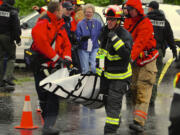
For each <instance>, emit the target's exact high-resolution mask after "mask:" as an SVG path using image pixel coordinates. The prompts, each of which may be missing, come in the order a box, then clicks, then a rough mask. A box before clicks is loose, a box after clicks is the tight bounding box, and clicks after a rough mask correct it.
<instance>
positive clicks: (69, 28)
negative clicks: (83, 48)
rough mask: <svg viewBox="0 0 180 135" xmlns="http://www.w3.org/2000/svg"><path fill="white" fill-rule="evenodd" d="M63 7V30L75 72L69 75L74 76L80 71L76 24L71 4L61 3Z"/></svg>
mask: <svg viewBox="0 0 180 135" xmlns="http://www.w3.org/2000/svg"><path fill="white" fill-rule="evenodd" d="M62 6H63V19H64V21H65V25H64V27H65V29H66V32H67V34H68V37H69V40H70V42H71V45H72V47H71V53H72V63H73V66H74V68H73V69H75V70H73V71H72V72H71V75H73V74H76V73H80V71H81V67H80V61H79V57H78V52H77V48H78V41H77V38H76V34H75V31H76V28H77V23H76V21H75V18H74V17H73V16H72V12H73V5H72V3H71V2H68V1H67V2H63V3H62Z"/></svg>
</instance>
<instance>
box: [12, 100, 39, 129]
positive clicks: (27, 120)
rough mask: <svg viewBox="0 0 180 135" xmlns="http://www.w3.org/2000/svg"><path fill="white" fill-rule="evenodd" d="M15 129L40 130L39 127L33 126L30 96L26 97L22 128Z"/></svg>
mask: <svg viewBox="0 0 180 135" xmlns="http://www.w3.org/2000/svg"><path fill="white" fill-rule="evenodd" d="M14 128H22V129H35V128H38V126H33V119H32V110H31V102H30V96H25V101H24V108H23V113H22V117H21V124H20V126H15V127H14Z"/></svg>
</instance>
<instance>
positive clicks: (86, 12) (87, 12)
mask: <svg viewBox="0 0 180 135" xmlns="http://www.w3.org/2000/svg"><path fill="white" fill-rule="evenodd" d="M85 13H86V14H93V12H85Z"/></svg>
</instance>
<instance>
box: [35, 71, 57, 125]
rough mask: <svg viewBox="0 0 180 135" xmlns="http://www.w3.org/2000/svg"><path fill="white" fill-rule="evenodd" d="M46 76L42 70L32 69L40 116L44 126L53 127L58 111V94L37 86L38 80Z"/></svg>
mask: <svg viewBox="0 0 180 135" xmlns="http://www.w3.org/2000/svg"><path fill="white" fill-rule="evenodd" d="M45 77H46V76H45V75H44V73H43V71H41V70H36V71H34V78H35V86H36V91H37V94H38V98H39V101H40V107H41V109H42V117H43V119H44V128H49V127H53V126H54V125H55V122H56V119H57V116H58V113H59V98H58V96H56V95H54V94H52V93H50V92H48V91H46V90H44V89H43V88H42V87H40V86H39V82H40V81H41V80H43V79H44V78H45Z"/></svg>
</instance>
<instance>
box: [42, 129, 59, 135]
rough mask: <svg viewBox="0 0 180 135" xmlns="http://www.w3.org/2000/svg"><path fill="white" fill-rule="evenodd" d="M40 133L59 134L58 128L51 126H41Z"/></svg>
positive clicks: (44, 134) (46, 134)
mask: <svg viewBox="0 0 180 135" xmlns="http://www.w3.org/2000/svg"><path fill="white" fill-rule="evenodd" d="M42 135H59V130H58V129H55V128H52V127H49V128H43V129H42Z"/></svg>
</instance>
